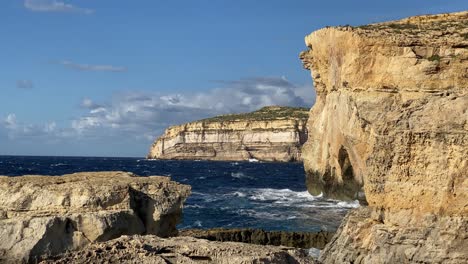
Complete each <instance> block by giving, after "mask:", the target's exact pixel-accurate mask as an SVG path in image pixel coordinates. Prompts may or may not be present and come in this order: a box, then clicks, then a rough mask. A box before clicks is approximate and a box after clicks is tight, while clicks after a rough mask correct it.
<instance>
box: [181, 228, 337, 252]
mask: <svg viewBox="0 0 468 264" xmlns="http://www.w3.org/2000/svg"><path fill="white" fill-rule="evenodd" d="M179 235H181V236H190V237H195V238H202V239H208V240H210V241H220V242H224V241H231V242H242V243H251V244H257V245H272V246H287V247H295V248H307V249H308V248H317V249H323V248H324V247H325V245H326V244H327V243H328V242H330V240H331V238H332V236H333V233H332V232H324V231H320V232H286V231H265V230H262V229H249V228H240V229H237V228H233V229H226V228H214V229H208V230H204V229H188V230H181V231H180V232H179Z"/></svg>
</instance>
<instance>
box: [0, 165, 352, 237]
mask: <svg viewBox="0 0 468 264" xmlns="http://www.w3.org/2000/svg"><path fill="white" fill-rule="evenodd" d="M117 170H119V171H128V172H133V173H135V174H138V175H141V176H149V175H162V176H170V177H171V178H172V179H173V180H175V181H178V182H180V183H184V184H189V185H191V186H192V195H191V196H190V197H189V198H188V199H187V201H186V203H185V205H184V217H183V221H182V222H181V223H180V225H179V228H180V229H184V228H202V229H204V228H215V227H224V228H262V229H265V230H281V231H319V230H327V231H333V230H335V229H336V228H337V227H338V225H339V223H340V222H341V219H342V218H343V217H344V215H345V214H346V212H347V211H348V210H349V209H351V208H354V207H357V206H358V202H340V201H335V200H330V199H325V198H323V197H321V196H320V195H319V196H312V195H310V194H309V193H308V192H307V190H306V186H305V175H304V168H303V166H302V164H300V163H262V162H218V161H216V162H213V161H162V160H145V159H142V158H91V157H30V156H0V175H8V176H19V175H28V174H29V175H31V174H34V175H63V174H68V173H74V172H83V171H117Z"/></svg>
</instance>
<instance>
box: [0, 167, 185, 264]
mask: <svg viewBox="0 0 468 264" xmlns="http://www.w3.org/2000/svg"><path fill="white" fill-rule="evenodd" d="M189 193H190V187H189V186H187V185H181V184H178V183H176V182H173V181H170V179H169V178H167V177H154V176H152V177H136V176H134V175H132V174H129V173H125V172H93V173H77V174H71V175H64V176H61V177H52V176H21V177H4V176H2V177H0V263H5V262H7V263H8V262H11V263H21V262H31V263H35V262H36V261H37V260H40V259H41V258H42V257H46V256H53V255H56V254H60V253H63V252H65V251H66V250H76V249H80V248H82V247H83V246H85V245H87V244H89V243H92V242H95V241H107V240H110V239H113V238H117V237H119V236H121V235H135V234H155V235H159V236H169V235H174V234H176V233H177V230H176V228H175V226H176V224H177V222H178V220H179V218H180V217H181V210H182V209H181V207H182V203H183V202H184V201H185V199H186V198H187V196H188V195H189Z"/></svg>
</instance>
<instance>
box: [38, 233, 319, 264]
mask: <svg viewBox="0 0 468 264" xmlns="http://www.w3.org/2000/svg"><path fill="white" fill-rule="evenodd" d="M41 263H43V264H46V263H47V264H52V263H54V264H66V263H78V264H79V263H83V264H84V263H116V264H117V263H135V264H140V263H141V264H159V263H161V264H172V263H174V264H176V263H177V264H194V263H213V264H244V263H278V264H280V263H281V264H309V263H311V264H312V263H316V262H315V260H313V259H312V258H310V257H308V256H307V252H306V251H305V250H300V249H295V248H287V247H273V246H258V245H250V244H244V243H234V242H212V241H208V240H203V239H196V238H193V237H174V238H166V239H164V238H160V237H157V236H133V237H129V236H123V237H120V238H118V239H114V240H111V241H108V242H104V243H98V244H93V245H90V246H88V247H86V248H84V249H82V250H80V251H76V252H71V253H68V254H64V255H61V256H58V257H56V258H50V259H48V260H45V261H43V262H41Z"/></svg>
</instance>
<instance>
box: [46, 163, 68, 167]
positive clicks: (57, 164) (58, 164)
mask: <svg viewBox="0 0 468 264" xmlns="http://www.w3.org/2000/svg"><path fill="white" fill-rule="evenodd" d="M66 165H67V164H65V163H56V164H52V165H50V166H51V167H58V166H66Z"/></svg>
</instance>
